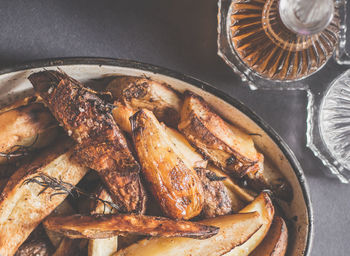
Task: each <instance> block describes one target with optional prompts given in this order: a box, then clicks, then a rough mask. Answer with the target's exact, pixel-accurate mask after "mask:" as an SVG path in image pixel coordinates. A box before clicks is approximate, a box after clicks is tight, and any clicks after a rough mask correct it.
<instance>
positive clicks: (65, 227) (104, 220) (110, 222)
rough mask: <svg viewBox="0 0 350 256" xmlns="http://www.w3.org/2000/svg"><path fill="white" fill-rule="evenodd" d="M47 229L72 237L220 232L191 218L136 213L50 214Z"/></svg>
mask: <svg viewBox="0 0 350 256" xmlns="http://www.w3.org/2000/svg"><path fill="white" fill-rule="evenodd" d="M44 225H45V227H46V228H48V229H51V230H55V231H57V232H60V233H62V234H64V235H65V236H68V237H70V238H89V239H100V238H109V237H112V236H116V235H124V234H128V233H136V234H142V235H150V236H163V237H175V236H181V237H192V238H198V239H205V238H209V237H211V236H213V235H215V234H217V233H218V230H219V229H218V228H217V227H213V226H207V225H204V224H199V223H195V222H190V221H181V220H178V221H174V220H171V219H168V218H164V217H154V216H145V215H136V214H129V215H127V214H116V215H115V214H107V215H103V214H95V215H89V216H83V215H78V214H77V215H72V216H66V217H49V218H47V219H46V220H45V221H44Z"/></svg>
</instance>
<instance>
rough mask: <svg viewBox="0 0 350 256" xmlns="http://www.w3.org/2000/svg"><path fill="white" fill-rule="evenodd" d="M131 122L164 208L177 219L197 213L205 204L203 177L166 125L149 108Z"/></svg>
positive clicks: (146, 172)
mask: <svg viewBox="0 0 350 256" xmlns="http://www.w3.org/2000/svg"><path fill="white" fill-rule="evenodd" d="M131 126H132V136H133V141H134V145H135V149H136V152H137V154H138V157H139V160H140V163H141V165H142V171H143V174H144V176H145V178H146V180H147V181H148V183H149V186H150V189H151V192H152V193H153V195H154V197H155V198H156V199H157V200H158V202H159V204H160V206H161V208H162V211H163V212H164V213H165V214H166V215H167V216H169V217H171V218H175V219H190V218H192V217H194V216H197V215H198V214H199V213H200V212H201V210H202V207H203V188H202V184H201V181H200V180H199V178H198V176H197V173H196V171H195V170H194V169H193V168H192V167H191V164H189V163H187V161H185V160H186V159H184V158H182V154H181V153H179V152H178V151H177V149H176V147H175V146H174V144H173V143H172V142H171V141H170V139H169V136H167V134H166V132H165V131H164V127H163V126H162V125H161V124H160V123H159V122H158V120H157V119H156V117H155V116H154V114H153V113H152V112H151V111H149V110H146V109H143V110H140V111H139V112H137V113H136V114H135V115H134V116H133V117H132V118H131Z"/></svg>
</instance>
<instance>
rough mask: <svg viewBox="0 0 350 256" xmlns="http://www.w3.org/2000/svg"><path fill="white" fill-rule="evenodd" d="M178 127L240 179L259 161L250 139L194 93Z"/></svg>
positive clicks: (189, 95)
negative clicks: (234, 128)
mask: <svg viewBox="0 0 350 256" xmlns="http://www.w3.org/2000/svg"><path fill="white" fill-rule="evenodd" d="M178 128H179V130H180V131H181V132H182V133H183V134H184V135H185V136H186V138H187V139H188V140H189V141H190V143H191V144H193V145H195V146H196V147H197V148H198V149H199V150H200V152H201V153H202V154H204V155H205V156H206V157H208V158H209V159H210V160H211V161H212V162H213V163H214V164H215V165H217V166H218V167H220V168H222V169H224V170H226V171H227V172H229V173H231V174H233V175H235V176H236V177H243V176H244V175H245V174H246V173H247V171H248V170H249V168H250V167H252V166H253V165H254V164H255V163H256V162H257V161H258V152H257V151H256V149H255V147H254V143H253V141H252V140H251V138H250V136H249V135H246V134H244V133H243V132H241V131H240V130H238V129H236V130H234V131H233V130H232V129H231V127H230V126H229V125H228V124H227V123H226V122H225V121H224V120H222V119H221V117H219V116H218V115H217V114H216V113H214V111H213V110H212V109H211V108H210V107H209V105H208V104H207V103H206V102H205V101H204V100H203V98H202V97H200V96H198V95H196V94H194V93H192V92H190V91H186V92H185V93H184V104H183V106H182V109H181V121H180V124H179V126H178Z"/></svg>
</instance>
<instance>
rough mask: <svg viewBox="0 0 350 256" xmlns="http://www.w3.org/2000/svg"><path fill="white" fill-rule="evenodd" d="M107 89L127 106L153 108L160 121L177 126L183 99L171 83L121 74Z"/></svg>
mask: <svg viewBox="0 0 350 256" xmlns="http://www.w3.org/2000/svg"><path fill="white" fill-rule="evenodd" d="M107 90H109V91H110V92H112V94H113V96H114V97H115V98H116V99H118V100H120V101H122V102H123V103H124V104H125V105H126V106H128V107H131V108H132V109H134V110H140V109H143V108H145V109H148V110H151V111H153V113H154V115H155V116H156V117H157V119H158V120H159V121H161V122H164V123H165V124H167V125H168V126H171V127H177V124H178V122H179V113H180V108H181V104H182V100H181V98H180V96H179V93H177V92H176V91H175V90H174V89H173V88H171V87H170V86H169V85H167V84H165V83H159V82H156V81H152V80H150V79H148V78H145V77H132V76H120V77H117V78H115V79H114V80H113V81H112V82H111V83H110V84H109V85H108V86H107Z"/></svg>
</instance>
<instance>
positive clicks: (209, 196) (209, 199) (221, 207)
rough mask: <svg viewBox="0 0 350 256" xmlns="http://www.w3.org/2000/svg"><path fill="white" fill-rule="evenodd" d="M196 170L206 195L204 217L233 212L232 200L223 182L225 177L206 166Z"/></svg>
mask: <svg viewBox="0 0 350 256" xmlns="http://www.w3.org/2000/svg"><path fill="white" fill-rule="evenodd" d="M196 171H197V174H198V177H199V179H200V180H201V181H202V187H203V195H204V197H203V198H204V203H203V210H202V215H203V216H204V218H213V217H217V216H221V215H227V214H229V213H232V200H231V197H230V195H229V191H228V189H227V188H226V187H225V185H224V183H223V182H222V180H223V179H225V177H222V176H217V175H216V174H215V173H214V172H212V171H210V170H207V169H205V168H196Z"/></svg>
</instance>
